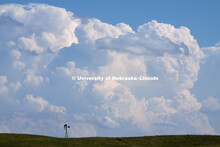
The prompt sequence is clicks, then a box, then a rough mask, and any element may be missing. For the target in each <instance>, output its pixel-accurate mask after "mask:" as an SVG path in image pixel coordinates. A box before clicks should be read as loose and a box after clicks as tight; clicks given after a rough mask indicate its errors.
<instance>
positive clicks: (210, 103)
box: [202, 97, 220, 111]
mask: <svg viewBox="0 0 220 147" xmlns="http://www.w3.org/2000/svg"><path fill="white" fill-rule="evenodd" d="M202 105H203V107H204V108H205V109H208V110H211V111H216V110H220V102H219V100H218V99H217V98H213V97H208V98H207V99H205V100H203V101H202Z"/></svg>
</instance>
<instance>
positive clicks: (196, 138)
mask: <svg viewBox="0 0 220 147" xmlns="http://www.w3.org/2000/svg"><path fill="white" fill-rule="evenodd" d="M73 146H89V147H93V146H94V147H103V146H104V147H108V146H129V147H130V146H133V147H135V146H144V147H194V146H201V147H220V136H212V135H170V136H146V137H122V138H121V137H120V138H118V137H116V138H107V137H90V138H68V139H65V138H55V137H48V136H38V135H25V134H0V147H73Z"/></svg>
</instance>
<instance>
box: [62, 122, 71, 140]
mask: <svg viewBox="0 0 220 147" xmlns="http://www.w3.org/2000/svg"><path fill="white" fill-rule="evenodd" d="M63 127H64V129H65V138H68V132H67V128H70V126H68V125H67V124H65V125H64V126H63Z"/></svg>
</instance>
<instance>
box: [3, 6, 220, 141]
mask: <svg viewBox="0 0 220 147" xmlns="http://www.w3.org/2000/svg"><path fill="white" fill-rule="evenodd" d="M0 10H1V11H0V20H1V21H0V38H1V49H0V52H1V53H3V54H4V55H5V56H4V57H3V58H2V60H3V61H4V62H5V65H7V66H5V65H2V64H0V68H4V71H1V75H5V76H0V94H8V93H9V91H10V95H9V97H11V96H12V97H13V98H11V100H12V101H14V102H12V103H11V104H10V105H12V106H17V105H19V108H18V106H17V108H15V110H16V111H15V112H14V113H10V114H9V116H10V120H8V119H6V117H5V118H3V117H2V118H1V119H0V120H1V123H0V129H1V128H2V130H5V131H11V132H21V130H23V129H24V128H26V129H25V130H24V132H26V133H27V132H28V133H39V134H41V133H42V134H49V135H55V136H57V135H56V134H57V133H58V132H57V131H53V130H54V128H49V129H48V131H46V130H45V128H47V127H48V126H53V127H57V128H59V129H58V130H59V131H61V130H63V128H62V127H63V122H64V121H65V122H68V123H70V124H72V125H73V127H72V130H70V134H71V135H72V136H78V137H79V136H96V135H100V136H101V135H103V136H109V135H113V136H117V133H119V131H120V132H122V133H120V135H121V136H125V135H126V136H132V135H133V134H138V135H155V134H183V133H214V130H213V128H212V126H211V125H210V124H209V120H208V117H207V116H206V115H205V114H203V113H202V112H201V111H200V109H201V108H202V106H203V107H206V108H210V107H214V108H215V110H217V109H219V108H218V107H219V106H217V105H215V106H214V103H215V104H216V103H217V100H216V99H214V98H213V99H208V100H207V102H202V105H201V103H200V102H199V100H198V98H197V97H196V96H195V95H194V94H193V93H192V92H191V91H190V89H191V88H192V87H193V86H194V83H195V82H196V81H197V80H198V74H199V70H200V62H201V60H202V59H204V58H205V57H206V55H205V54H204V53H203V51H202V50H201V49H200V47H199V45H198V43H197V41H196V40H195V39H194V37H193V36H192V35H191V34H190V30H189V29H188V28H186V27H183V26H182V27H179V28H175V27H174V26H172V25H170V24H164V23H159V22H157V21H156V20H153V21H151V22H148V23H146V24H143V25H140V26H139V27H138V29H137V31H134V30H132V28H131V27H130V26H129V25H127V24H124V23H119V24H116V25H111V24H108V23H104V22H101V21H100V20H98V19H95V18H88V19H81V18H76V17H75V15H74V14H73V13H72V12H68V11H66V10H65V9H63V8H57V7H53V6H49V5H44V4H29V5H18V4H8V5H1V6H0ZM9 28H10V29H9ZM5 30H9V31H5ZM2 36H3V37H2ZM72 44H75V45H74V46H71V45H72ZM217 47H218V44H217V45H216V46H215V48H217ZM204 50H207V49H204ZM212 50H218V49H212ZM72 76H157V77H159V80H158V81H111V80H109V81H103V82H97V81H77V80H75V81H73V80H72V79H71V78H72ZM7 83H10V84H9V86H10V88H11V89H13V92H12V91H11V90H9V88H8V85H7ZM33 86H34V87H33ZM18 89H19V90H18ZM29 93H34V95H38V96H39V97H34V96H33V95H30V94H29ZM25 95H26V96H25ZM24 96H25V98H24V99H23V101H22V100H20V98H21V97H24ZM49 101H51V102H53V103H55V104H56V105H52V104H50V103H49ZM23 102H24V103H23ZM204 103H206V104H207V105H204ZM57 104H60V105H62V106H60V105H57ZM8 105H9V104H8ZM45 117H47V118H48V120H44V118H45ZM7 121H9V122H10V123H9V124H10V125H5V123H6V122H7ZM13 121H14V122H16V123H17V122H19V123H18V124H19V125H18V127H17V128H16V127H15V126H16V124H15V123H14V122H13ZM25 124H28V126H25ZM38 124H39V125H38ZM39 126H40V127H39ZM33 128H34V129H33ZM114 131H115V133H112V132H114ZM58 136H59V135H58ZM61 136H62V135H61Z"/></svg>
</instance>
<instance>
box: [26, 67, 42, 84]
mask: <svg viewBox="0 0 220 147" xmlns="http://www.w3.org/2000/svg"><path fill="white" fill-rule="evenodd" d="M26 75H27V77H26V79H24V82H25V83H31V84H34V85H39V84H41V83H42V82H43V81H44V78H43V77H42V76H40V75H39V76H38V75H35V73H34V72H33V71H31V70H28V71H27V73H26Z"/></svg>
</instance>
